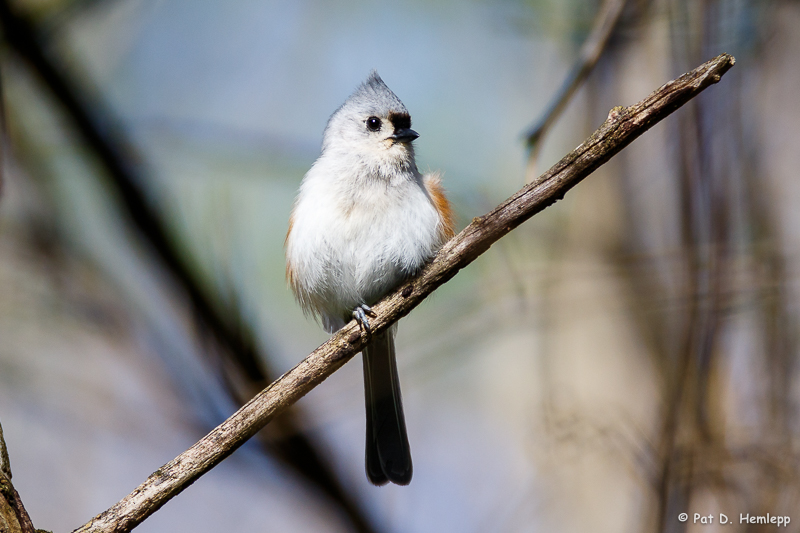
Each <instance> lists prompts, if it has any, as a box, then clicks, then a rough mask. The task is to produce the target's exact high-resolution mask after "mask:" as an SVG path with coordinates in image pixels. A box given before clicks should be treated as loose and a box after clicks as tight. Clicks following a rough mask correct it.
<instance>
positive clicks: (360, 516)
mask: <svg viewBox="0 0 800 533" xmlns="http://www.w3.org/2000/svg"><path fill="white" fill-rule="evenodd" d="M0 24H1V25H2V30H3V38H4V39H5V41H6V42H7V43H8V45H9V46H10V47H11V49H13V50H14V51H15V52H16V53H17V54H18V55H19V57H21V58H22V59H23V60H24V61H25V62H26V63H27V64H28V65H29V66H30V67H31V68H32V69H33V71H34V72H35V73H36V74H37V75H38V76H39V78H40V80H41V81H42V82H43V83H44V85H45V86H46V87H47V88H48V89H49V90H50V92H51V93H52V95H53V96H54V97H55V99H56V100H57V101H58V102H59V103H60V104H61V106H62V107H63V109H64V111H65V112H66V114H67V116H68V117H69V118H70V119H71V120H72V122H73V124H74V126H75V127H76V129H77V130H78V132H79V133H80V134H81V135H82V137H83V140H84V141H85V143H86V145H87V146H88V147H89V148H90V149H91V150H92V151H93V153H94V154H95V155H96V156H97V158H98V160H99V161H100V163H101V164H102V166H103V167H104V169H105V170H106V172H107V174H108V176H109V178H110V179H111V182H112V185H113V186H114V187H116V189H117V192H118V195H119V198H120V200H121V202H122V204H123V206H124V208H125V210H126V211H127V214H128V216H129V218H130V220H131V221H132V222H133V224H134V226H135V227H136V228H137V229H138V230H139V232H140V234H141V236H142V237H144V239H145V240H146V241H147V242H148V243H149V244H150V246H151V249H152V250H153V251H154V252H155V253H156V255H157V256H158V258H159V259H160V260H161V263H162V264H163V266H164V267H165V268H166V269H167V271H169V273H170V274H171V275H172V278H173V281H174V282H175V283H176V284H177V285H178V286H179V287H180V288H181V289H182V290H183V291H184V292H185V294H186V295H187V296H188V299H189V301H190V302H191V310H192V312H193V313H194V315H195V317H196V318H197V319H198V321H199V323H200V324H201V327H200V328H198V329H200V330H201V331H202V332H204V333H205V332H209V333H210V334H211V337H212V338H213V339H214V340H215V341H216V342H217V343H219V346H221V347H222V348H223V349H222V350H208V353H209V354H214V355H216V356H218V357H222V358H223V359H225V360H224V361H223V362H222V363H223V364H219V365H217V369H218V370H221V371H222V372H223V381H224V382H225V385H226V387H227V388H228V392H229V394H230V395H231V396H232V397H233V398H234V400H235V401H236V402H237V403H238V404H239V405H242V404H243V403H244V402H245V401H246V400H247V398H250V397H251V396H252V394H253V393H254V392H255V391H258V390H261V389H263V388H264V387H265V386H266V385H267V384H268V383H269V382H270V381H272V380H273V379H274V377H275V376H274V375H271V372H270V371H269V369H268V368H267V367H266V365H265V363H264V358H262V357H259V356H258V353H257V350H256V341H255V338H254V334H253V332H252V330H251V329H250V328H249V327H247V325H246V324H245V320H244V319H243V318H242V316H241V315H240V313H239V309H238V308H235V307H233V308H231V309H226V310H224V311H221V310H220V309H219V307H218V306H217V305H215V304H214V301H213V298H211V297H210V296H209V295H208V293H207V291H206V290H205V289H204V288H203V285H202V281H201V280H200V278H199V276H198V275H197V274H196V272H195V271H194V270H193V269H192V268H191V266H190V265H191V263H190V261H189V260H188V259H187V258H185V257H183V256H182V255H181V254H180V253H179V252H178V251H177V248H176V246H175V243H174V240H173V239H172V237H171V235H170V231H169V229H168V227H167V225H166V224H165V222H164V221H163V220H162V218H161V217H160V215H159V214H158V213H157V211H156V210H155V209H154V208H153V207H151V205H150V203H149V202H148V200H147V198H146V196H145V193H144V189H143V186H144V184H145V183H146V180H145V179H144V176H142V175H141V174H142V172H140V171H138V169H137V168H136V167H135V166H134V165H132V164H130V161H131V159H132V158H131V154H132V153H133V152H134V150H133V149H132V146H131V143H130V142H128V140H127V139H126V136H125V134H124V130H123V128H122V127H121V126H120V125H119V124H118V123H117V122H116V121H115V120H114V116H113V113H111V112H110V110H108V109H104V108H103V106H102V101H101V100H100V99H99V98H97V97H93V98H91V99H89V98H87V97H86V95H84V94H82V91H81V90H80V88H79V87H80V85H79V84H78V83H76V81H75V80H74V79H72V78H71V77H70V75H69V74H68V73H67V72H66V71H65V70H64V69H62V68H60V67H59V65H58V63H57V62H56V61H54V60H53V59H52V58H51V57H50V56H49V55H48V54H47V53H46V52H45V47H44V46H43V45H42V43H41V42H40V38H39V36H38V33H37V31H36V29H35V27H34V26H33V25H32V24H31V22H30V21H29V20H28V19H26V18H24V17H22V16H21V15H19V14H18V13H16V12H15V11H14V10H12V8H11V7H10V5H9V2H8V1H7V0H0ZM89 101H91V106H90V105H88V104H87V102H89ZM270 430H271V432H270V433H269V434H268V435H263V436H261V439H260V440H261V442H262V444H264V445H265V447H266V448H267V449H268V450H270V452H272V453H273V454H274V455H275V456H277V457H278V458H279V459H281V460H282V461H283V462H284V463H286V464H288V465H289V466H291V467H292V468H293V469H294V470H295V471H297V472H299V473H300V474H301V475H303V476H304V477H305V478H306V479H308V480H310V481H311V482H312V483H313V484H315V485H317V486H318V487H320V488H321V489H322V490H323V491H324V492H325V493H326V494H327V495H328V496H329V497H330V498H331V499H332V500H333V501H335V502H336V503H337V504H338V505H339V506H340V507H341V508H342V509H343V510H344V511H345V512H346V513H347V515H348V516H349V518H350V519H351V520H352V522H353V525H354V527H355V529H356V530H357V531H363V532H369V531H373V528H372V527H371V526H370V525H369V522H368V520H367V518H366V513H365V512H364V511H362V510H361V509H360V507H359V505H358V504H357V502H356V500H355V499H354V497H353V496H351V495H350V494H349V493H348V492H347V491H346V490H345V488H344V487H343V486H342V485H341V484H340V482H339V480H338V479H337V477H336V476H335V474H334V471H333V468H332V467H331V466H330V465H329V464H328V463H327V462H326V460H325V459H324V458H323V456H322V455H321V454H320V453H319V452H318V446H317V445H316V444H315V443H314V442H313V441H312V440H311V439H310V437H309V436H308V435H306V434H304V433H303V432H302V431H301V430H300V429H299V424H298V422H297V417H296V414H295V413H294V412H293V411H290V412H288V413H286V414H285V415H284V416H282V417H281V418H280V419H279V420H277V421H276V425H274V426H272V427H271V428H270Z"/></svg>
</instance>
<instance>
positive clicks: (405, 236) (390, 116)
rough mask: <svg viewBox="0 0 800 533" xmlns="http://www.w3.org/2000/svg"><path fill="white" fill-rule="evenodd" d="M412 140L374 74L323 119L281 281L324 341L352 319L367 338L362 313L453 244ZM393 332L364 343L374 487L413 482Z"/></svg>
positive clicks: (432, 178) (449, 221) (440, 200)
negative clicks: (324, 123) (316, 320)
mask: <svg viewBox="0 0 800 533" xmlns="http://www.w3.org/2000/svg"><path fill="white" fill-rule="evenodd" d="M417 137H419V134H418V133H417V132H415V131H414V130H412V129H411V117H410V115H409V114H408V110H406V107H405V106H404V105H403V103H402V102H401V101H400V99H399V98H397V96H395V94H394V93H393V92H392V91H391V90H390V89H389V87H387V86H386V84H385V83H384V82H383V80H381V78H380V76H378V73H377V72H375V71H372V73H371V74H370V75H369V77H368V78H367V80H366V81H365V82H364V83H362V84H361V85H360V86H359V87H358V88H357V89H356V90H355V92H354V93H353V94H352V95H350V97H349V98H348V99H347V100H346V101H345V103H344V104H342V106H341V107H340V108H339V109H337V110H336V111H335V112H334V113H333V115H331V118H330V119H329V120H328V125H327V126H326V127H325V132H324V133H323V136H322V152H321V154H320V156H319V158H318V159H317V160H316V162H315V163H314V165H313V166H312V167H311V169H310V170H309V171H308V173H307V174H306V175H305V177H304V178H303V182H302V183H301V185H300V192H299V193H298V195H297V200H296V202H295V204H294V209H293V210H292V214H291V217H290V219H289V232H288V234H287V235H286V276H287V279H288V281H289V285H290V286H291V288H292V290H293V291H294V294H295V296H296V297H297V300H298V301H299V302H300V305H301V306H302V307H303V310H304V311H305V312H307V313H311V314H313V315H315V316H317V317H318V318H320V319H321V320H322V324H323V326H324V327H325V329H326V330H327V331H328V332H330V333H332V332H334V331H336V330H338V329H340V328H341V327H342V326H344V325H345V324H346V323H347V322H348V321H349V320H350V318H351V317H352V318H355V319H356V320H357V321H358V322H359V324H360V325H361V326H362V327H363V328H364V329H365V330H366V331H367V332H368V333H369V319H368V318H367V317H368V316H374V314H373V312H372V309H370V307H369V306H370V305H372V304H374V303H376V302H377V301H378V300H379V299H380V298H381V297H382V296H383V295H385V294H386V293H387V292H388V291H389V290H391V289H392V288H394V287H396V286H397V285H398V284H399V283H400V282H401V281H402V280H403V279H405V278H407V277H408V276H411V275H412V274H414V273H415V272H417V271H418V270H419V269H420V268H421V267H422V266H423V265H424V264H425V263H426V262H427V261H428V260H430V259H431V258H432V257H433V255H434V254H435V253H436V251H437V250H438V249H439V248H440V247H441V246H442V244H444V242H445V241H446V240H447V239H449V238H450V237H452V236H453V218H452V213H451V210H450V204H449V202H448V201H447V198H445V195H444V192H443V190H442V187H441V185H440V182H439V177H438V176H437V175H436V174H427V175H425V176H423V175H422V174H420V172H419V171H418V170H417V165H416V162H415V161H414V147H413V146H412V144H411V143H412V141H414V139H416V138H417ZM395 331H396V327H392V328H390V329H389V330H387V331H386V332H384V333H382V334H380V335H375V336H372V337H371V338H370V340H369V343H368V344H367V346H366V347H365V348H364V351H363V353H362V358H363V362H364V393H365V396H366V407H367V453H366V456H367V457H366V466H367V477H368V478H369V480H370V481H371V482H372V483H374V484H375V485H383V484H385V483H386V482H387V481H391V482H392V483H397V484H398V485H407V484H408V483H409V482H411V470H412V469H411V452H410V449H409V445H408V436H407V434H406V425H405V419H404V418H403V405H402V402H401V398H400V382H399V380H398V376H397V363H396V361H395V351H394V334H395Z"/></svg>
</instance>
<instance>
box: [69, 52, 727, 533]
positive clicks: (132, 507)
mask: <svg viewBox="0 0 800 533" xmlns="http://www.w3.org/2000/svg"><path fill="white" fill-rule="evenodd" d="M734 62H735V60H734V58H733V57H732V56H730V55H728V54H722V55H720V56H718V57H716V58H714V59H712V60H711V61H709V62H707V63H705V64H703V65H701V66H700V67H698V68H696V69H695V70H693V71H691V72H688V73H686V74H684V75H683V76H681V77H679V78H677V79H675V80H673V81H671V82H669V83H667V84H665V85H664V86H662V87H661V88H659V89H658V90H656V91H655V92H654V93H652V94H651V95H650V96H648V97H647V98H645V99H644V100H642V101H641V102H639V103H638V104H636V105H633V106H631V107H627V108H626V107H615V108H614V109H612V110H611V112H610V113H609V115H608V118H607V119H606V121H605V122H604V123H603V125H602V126H600V128H599V129H598V130H597V131H596V132H594V133H593V134H592V135H591V137H589V138H588V139H587V140H586V141H585V142H584V143H583V144H581V145H580V146H578V147H577V148H576V149H575V150H573V151H572V152H570V153H569V154H568V155H567V156H566V157H564V158H563V159H562V160H561V161H559V162H558V163H557V164H556V165H554V166H553V167H552V168H551V169H550V170H549V171H547V172H546V173H545V174H543V175H542V176H540V177H539V179H537V180H536V181H535V182H533V183H531V184H529V185H526V186H525V187H524V188H522V189H521V190H519V191H518V192H517V193H515V194H514V195H513V196H511V197H510V198H509V199H508V200H506V201H505V202H503V203H502V204H501V205H500V206H498V207H497V208H495V209H494V210H493V211H492V212H490V213H488V214H486V215H484V216H481V217H476V218H475V219H473V221H472V223H471V224H470V225H469V226H467V227H466V228H465V229H464V230H463V231H462V232H461V233H459V234H458V235H456V236H455V237H454V238H453V239H451V240H450V241H449V242H448V243H447V244H445V246H444V247H443V248H442V250H441V251H440V252H439V254H438V255H437V256H436V258H435V259H434V260H433V261H432V262H431V263H430V264H429V265H427V266H426V267H425V268H424V269H423V270H422V272H420V274H419V275H417V276H416V277H414V278H412V279H410V280H408V281H406V282H405V283H403V284H402V285H401V286H400V287H398V288H397V290H395V291H394V292H392V293H391V294H389V295H388V296H387V297H386V298H384V299H383V300H381V302H379V303H378V304H377V305H376V306H374V307H373V309H374V311H375V312H376V313H377V317H376V318H375V319H372V320H370V324H371V325H372V329H373V332H374V333H375V334H377V333H380V332H382V331H383V330H385V329H386V328H388V327H389V326H390V325H392V324H393V323H394V322H396V321H397V320H399V319H400V318H402V317H403V316H405V315H407V314H408V313H409V312H410V311H411V310H412V309H413V308H414V307H416V306H417V305H419V303H420V302H421V301H422V300H423V299H425V298H426V297H427V296H428V295H429V294H430V293H432V292H433V291H434V290H436V288H437V287H439V286H440V285H442V284H443V283H446V282H447V281H448V280H449V279H451V278H452V277H453V276H455V275H456V274H457V273H458V271H459V270H461V269H462V268H464V267H465V266H467V265H468V264H470V263H471V262H472V261H474V260H475V258H477V257H478V256H479V255H481V254H482V253H483V252H485V251H486V250H488V249H489V247H490V246H491V245H492V244H494V243H495V242H496V241H497V240H498V239H500V238H501V237H503V236H504V235H505V234H507V233H508V232H510V231H511V230H512V229H514V228H515V227H517V226H519V225H520V224H522V223H523V222H525V221H526V220H528V219H529V218H530V217H531V216H533V215H535V214H536V213H538V212H540V211H542V210H543V209H545V208H546V207H548V206H550V205H552V204H553V203H555V202H556V201H557V200H559V199H561V198H563V197H564V194H566V192H567V191H568V190H570V189H571V188H572V187H574V186H575V185H577V184H578V183H579V182H580V181H581V180H583V179H584V178H585V177H586V176H588V175H589V174H591V173H592V172H593V171H594V170H595V169H597V168H598V167H599V166H600V165H602V164H603V163H605V162H606V161H608V160H609V159H610V158H611V157H612V156H614V155H615V154H617V153H618V152H619V151H620V150H622V149H623V148H625V147H626V146H627V145H628V144H630V143H631V142H632V141H633V140H634V139H636V138H637V137H639V136H640V135H641V134H642V133H644V132H645V131H647V130H648V129H649V128H651V127H652V126H653V125H655V124H656V123H657V122H659V121H660V120H662V119H663V118H665V117H666V116H667V115H669V114H670V113H672V112H673V111H675V110H676V109H678V108H679V107H680V106H682V105H683V104H685V103H686V102H688V101H689V100H691V99H692V98H694V97H695V96H697V95H698V94H699V93H700V92H701V91H703V90H704V89H705V88H706V87H708V86H709V85H712V84H714V83H717V82H718V81H719V80H720V78H721V76H722V75H723V74H725V72H727V71H728V69H730V68H731V67H732V66H733V64H734ZM365 340H366V337H365V336H364V335H362V334H361V332H360V331H359V328H358V326H357V325H356V323H355V321H353V322H351V323H350V324H348V325H347V326H345V327H344V328H342V329H341V330H340V331H339V332H337V333H336V334H334V335H333V336H332V337H331V338H330V340H328V341H327V342H326V343H325V344H323V345H322V346H320V347H319V348H317V349H316V350H314V352H312V353H311V354H310V355H309V356H308V357H306V358H305V359H304V360H303V361H302V362H300V364H298V365H297V366H296V367H294V368H293V369H292V370H290V371H289V372H287V373H286V374H284V375H283V376H281V377H280V378H278V379H277V380H276V381H274V382H273V383H272V384H271V385H270V386H269V387H267V388H266V389H264V390H263V391H261V392H260V393H259V394H257V395H256V396H255V397H254V398H253V399H252V400H250V401H249V402H248V403H247V404H246V405H244V406H243V407H242V408H241V409H239V410H238V411H237V412H236V413H234V414H233V415H232V416H231V417H230V418H228V419H227V420H226V421H225V422H223V423H222V424H220V425H219V426H217V427H216V428H215V429H214V430H213V431H212V432H211V433H209V434H208V435H206V436H205V437H203V438H202V439H201V440H200V441H199V442H197V443H196V444H195V445H194V446H192V447H191V448H189V449H188V450H187V451H185V452H184V453H182V454H181V455H179V456H178V457H176V458H175V459H173V460H172V461H170V462H169V463H167V464H166V465H164V466H163V467H161V468H159V469H158V470H157V471H156V472H154V473H153V474H151V475H150V477H148V478H147V480H145V482H144V483H142V484H141V485H140V486H139V487H137V488H136V489H135V490H134V491H133V492H132V493H131V494H129V495H128V496H126V497H125V498H123V499H122V500H121V501H120V502H119V503H117V504H116V505H114V506H113V507H111V508H110V509H108V510H107V511H105V512H103V513H101V514H100V515H98V516H96V517H95V518H94V519H92V520H91V521H90V522H89V523H87V524H85V525H84V526H82V527H81V528H79V529H77V530H76V531H77V532H90V531H91V532H125V531H130V530H131V529H133V528H134V527H135V526H136V525H137V524H139V523H140V522H141V521H142V520H144V519H145V518H147V517H148V516H150V515H151V514H152V513H154V512H155V511H156V510H157V509H159V508H160V507H161V506H162V505H164V504H165V503H166V502H167V501H168V500H169V499H170V498H172V497H173V496H175V495H176V494H178V493H179V492H181V491H182V490H183V489H185V488H186V487H187V486H189V485H190V484H191V483H193V482H194V481H196V480H197V479H198V478H199V477H200V476H202V475H203V474H204V473H206V472H207V471H209V470H210V469H211V468H213V467H214V466H215V465H217V464H218V463H219V462H221V461H222V460H223V459H225V458H226V457H228V456H229V455H230V454H231V453H233V451H234V450H236V449H237V448H238V447H239V446H241V445H242V444H243V443H244V442H245V441H246V440H247V439H249V438H250V437H252V436H253V435H254V434H255V433H256V432H257V431H258V430H260V429H261V428H263V427H264V426H265V425H266V424H267V423H269V421H270V420H272V419H273V418H274V417H275V416H276V415H278V414H279V413H280V412H282V411H283V410H284V409H286V408H287V407H289V406H290V405H292V404H293V403H295V402H296V401H297V400H299V399H300V398H301V397H303V396H304V395H305V394H306V393H308V392H309V391H310V390H311V389H313V388H314V387H316V386H317V385H319V384H320V383H321V382H322V381H323V380H325V379H326V378H327V377H328V376H330V375H331V374H333V373H334V372H335V371H336V370H337V369H339V368H340V367H341V366H342V365H344V364H345V363H346V362H347V361H349V360H350V359H351V358H352V357H353V356H354V355H355V354H357V353H358V352H359V351H361V349H362V348H363V346H364V343H365Z"/></svg>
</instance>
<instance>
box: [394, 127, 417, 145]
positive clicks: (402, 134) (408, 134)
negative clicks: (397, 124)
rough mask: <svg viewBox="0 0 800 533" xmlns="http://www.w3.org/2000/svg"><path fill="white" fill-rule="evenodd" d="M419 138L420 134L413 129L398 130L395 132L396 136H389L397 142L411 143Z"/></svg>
mask: <svg viewBox="0 0 800 533" xmlns="http://www.w3.org/2000/svg"><path fill="white" fill-rule="evenodd" d="M417 137H419V133H417V132H416V131H414V130H412V129H411V128H398V129H396V130H394V135H389V138H390V139H392V140H393V141H395V142H400V143H410V142H411V141H413V140H414V139H416V138H417Z"/></svg>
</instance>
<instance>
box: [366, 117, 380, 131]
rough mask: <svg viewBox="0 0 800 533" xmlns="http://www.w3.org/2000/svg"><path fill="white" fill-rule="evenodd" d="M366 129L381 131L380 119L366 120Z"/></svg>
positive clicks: (370, 118)
mask: <svg viewBox="0 0 800 533" xmlns="http://www.w3.org/2000/svg"><path fill="white" fill-rule="evenodd" d="M367 128H369V130H370V131H378V130H379V129H381V119H379V118H378V117H369V118H368V119H367Z"/></svg>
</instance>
